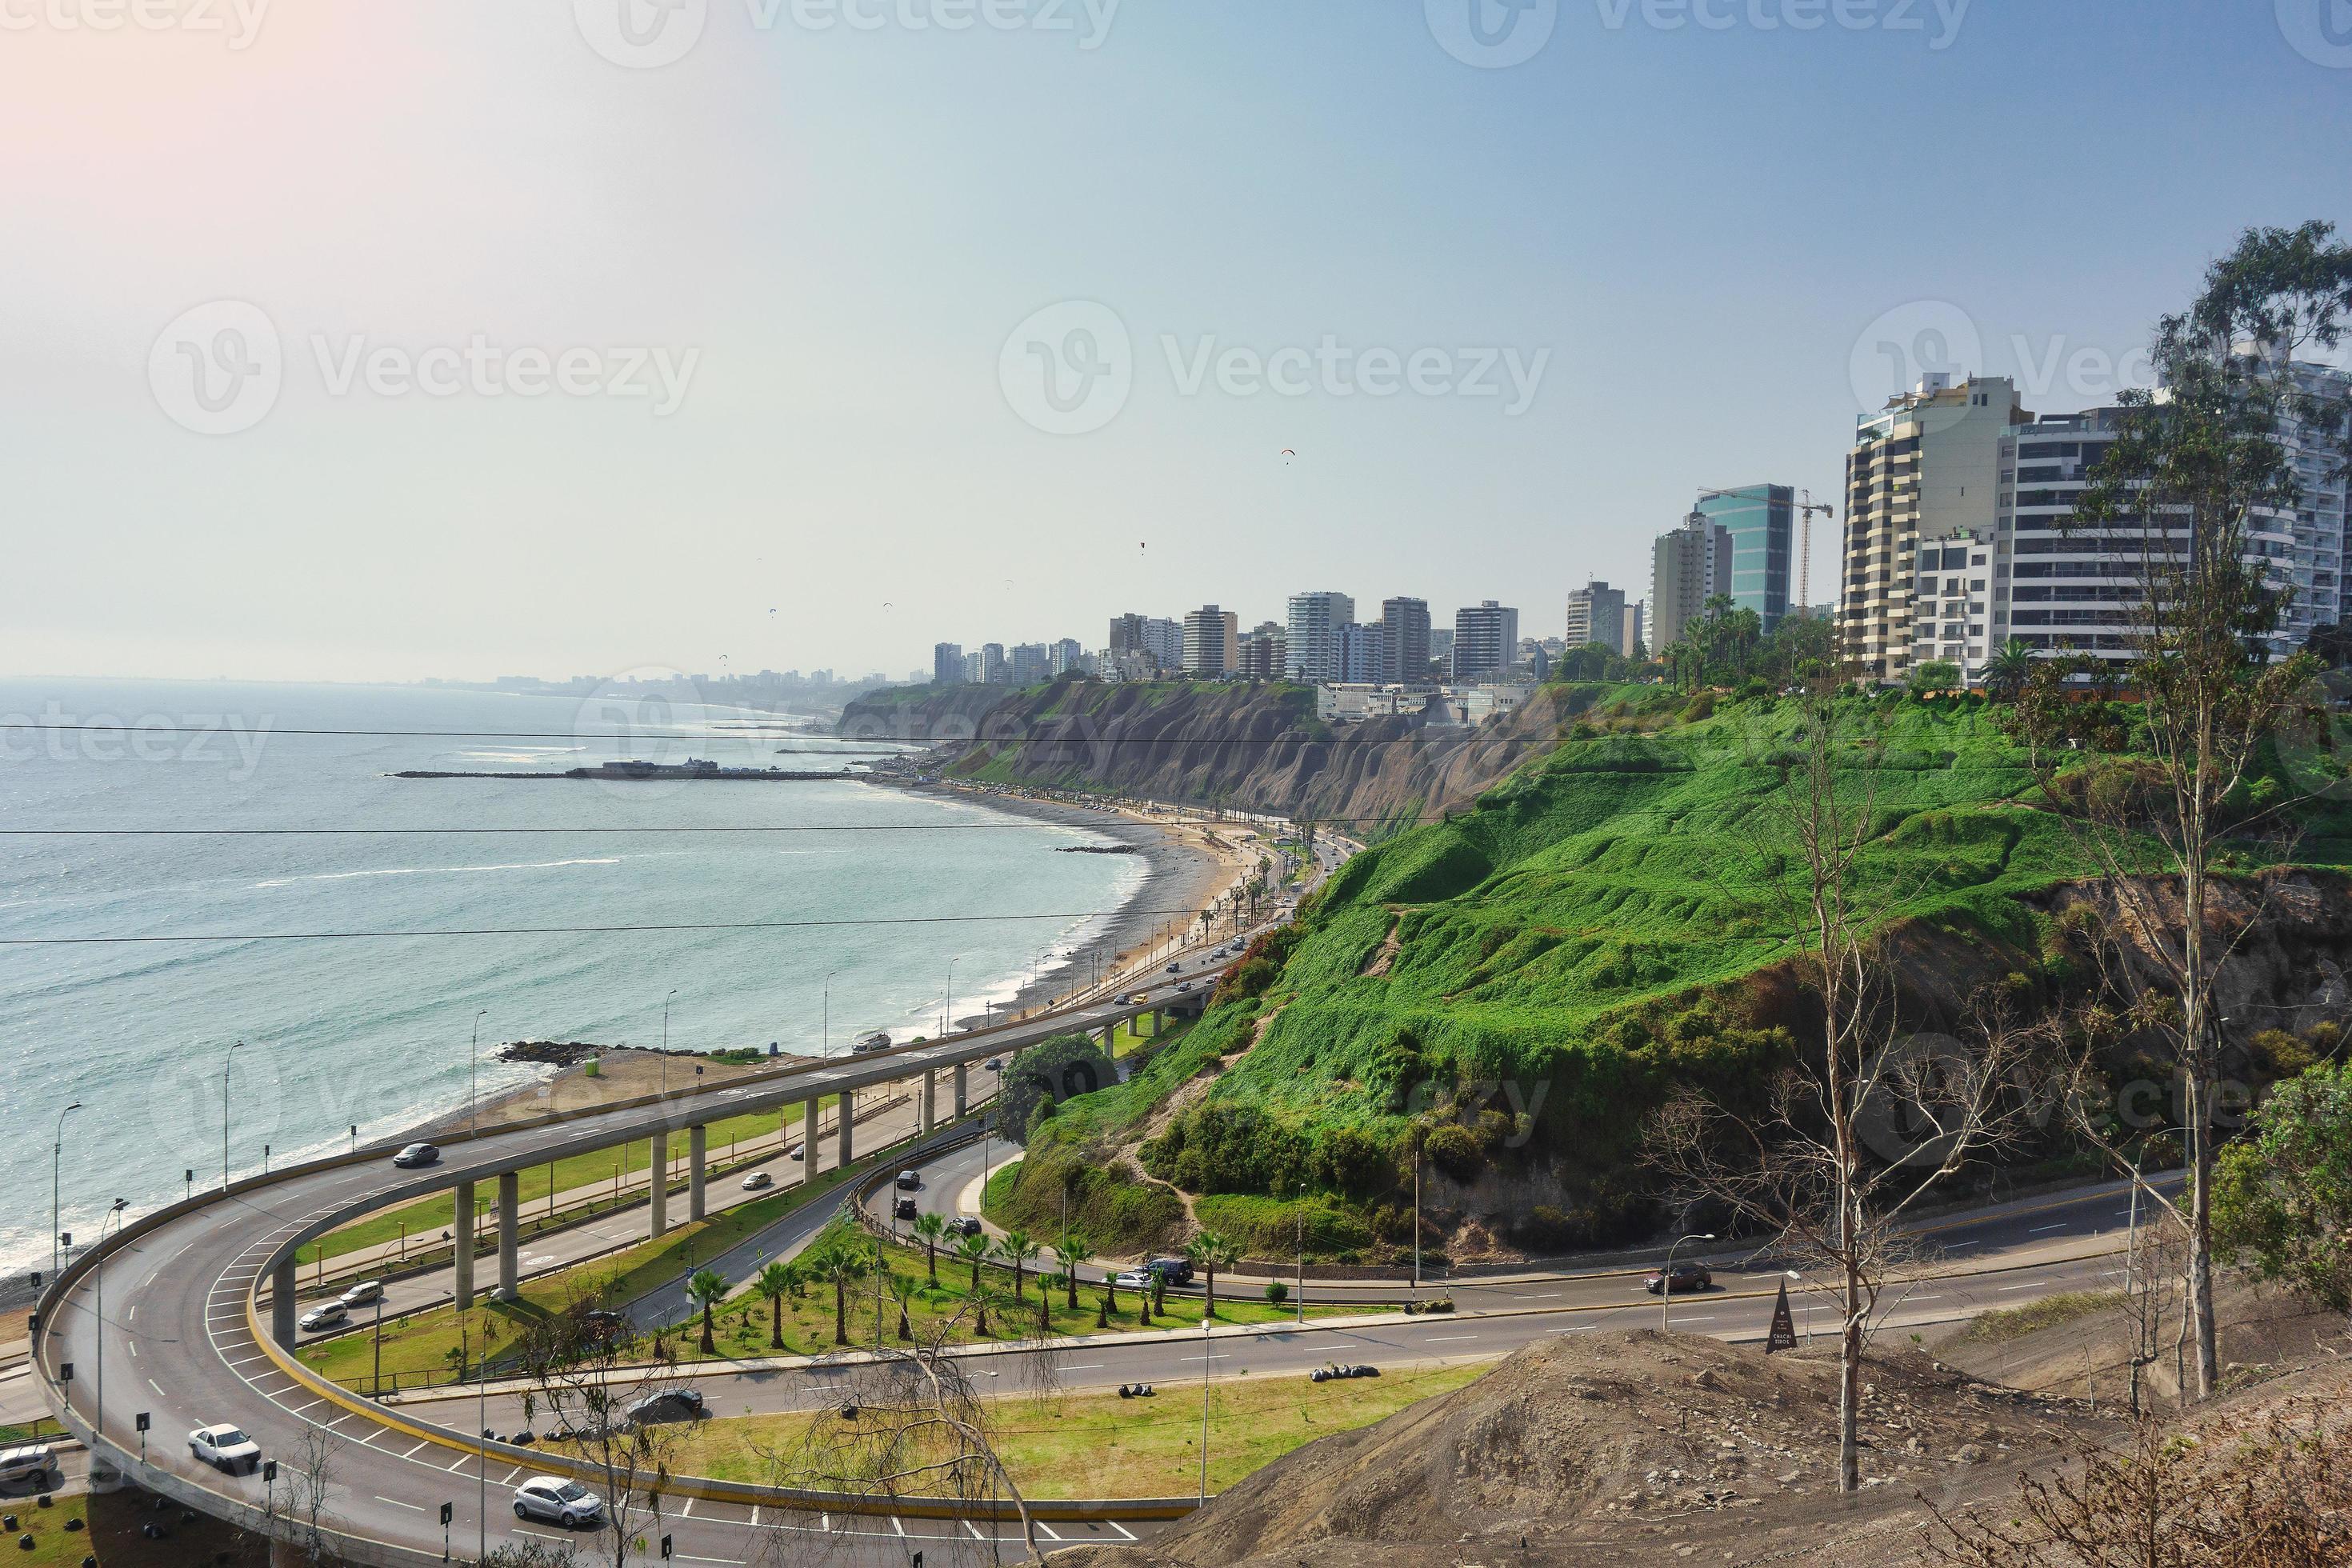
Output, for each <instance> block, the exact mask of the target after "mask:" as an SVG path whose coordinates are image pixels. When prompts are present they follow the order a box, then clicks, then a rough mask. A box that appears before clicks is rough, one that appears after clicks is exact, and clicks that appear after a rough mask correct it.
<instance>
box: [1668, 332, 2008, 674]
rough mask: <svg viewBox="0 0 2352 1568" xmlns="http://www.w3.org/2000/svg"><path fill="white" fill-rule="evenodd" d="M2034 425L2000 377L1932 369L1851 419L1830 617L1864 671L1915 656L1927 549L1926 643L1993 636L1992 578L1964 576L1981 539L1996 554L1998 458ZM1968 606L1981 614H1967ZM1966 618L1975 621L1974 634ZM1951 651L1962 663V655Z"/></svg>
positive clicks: (1896, 665)
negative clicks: (1952, 586)
mask: <svg viewBox="0 0 2352 1568" xmlns="http://www.w3.org/2000/svg"><path fill="white" fill-rule="evenodd" d="M2033 422H2034V419H2033V416H2032V415H2031V414H2029V413H2027V412H2026V411H2025V409H2024V407H2023V405H2021V404H2020V403H2019V402H2018V399H2017V387H2016V384H2014V383H2012V382H2011V381H2010V380H2009V379H2008V378H2007V377H2006V376H1973V377H1970V378H1969V380H1967V381H1964V382H1961V383H1959V384H1958V385H1955V384H1953V382H1952V378H1951V377H1950V376H1949V375H1948V374H1944V373H1942V372H1940V371H1939V372H1935V373H1931V374H1929V375H1928V376H1927V378H1926V379H1924V380H1923V381H1921V382H1920V384H1918V385H1917V386H1916V387H1915V388H1914V389H1913V390H1911V391H1909V392H1906V393H1904V394H1903V395H1900V396H1897V397H1895V398H1891V399H1889V400H1888V402H1887V405H1886V406H1885V408H1884V409H1882V410H1880V411H1879V412H1878V413H1876V414H1873V415H1865V416H1863V417H1862V418H1861V419H1859V420H1858V421H1856V423H1855V429H1854V443H1853V449H1852V450H1851V451H1849V452H1848V453H1847V454H1846V460H1845V510H1846V524H1845V549H1844V564H1843V571H1842V572H1841V573H1840V583H1841V587H1842V592H1841V594H1840V597H1839V611H1838V615H1839V622H1840V625H1841V626H1842V629H1843V635H1844V642H1845V646H1846V651H1847V656H1848V657H1849V658H1852V659H1853V661H1854V663H1855V665H1856V667H1857V668H1858V671H1859V673H1861V674H1862V676H1863V677H1864V679H1875V680H1883V681H1900V680H1902V679H1904V678H1905V677H1906V675H1907V674H1908V673H1909V670H1910V668H1911V665H1912V662H1913V659H1914V658H1915V657H1917V652H1916V647H1915V636H1914V618H1915V617H1914V609H1915V605H1916V602H1917V596H1918V584H1919V583H1920V581H1921V579H1922V576H1923V573H1922V568H1923V566H1924V565H1925V552H1927V551H1928V550H1933V551H1934V552H1936V559H1937V578H1936V581H1937V587H1938V589H1939V593H1938V595H1937V618H1936V620H1935V622H1934V625H1935V626H1936V633H1935V637H1934V638H1933V640H1932V641H1930V642H1929V643H1928V644H1927V645H1924V646H1927V647H1934V648H1936V649H1937V654H1936V655H1935V657H1937V658H1942V657H1944V656H1943V654H1942V652H1941V649H1942V648H1943V647H1945V646H1946V643H1947V641H1949V642H1950V643H1951V646H1954V647H1965V646H1966V645H1969V644H1970V643H1980V641H1981V640H1982V639H1989V638H1990V636H1991V625H1992V623H1991V621H1990V616H1984V613H1985V612H1986V611H1989V610H1990V599H1989V595H1990V584H1991V583H1992V582H1993V581H1994V578H1993V577H1992V575H1991V574H1990V572H1989V571H1988V572H1987V573H1986V574H1984V581H1985V582H1986V584H1988V586H1987V588H1986V589H1985V590H1983V593H1984V594H1985V595H1988V597H1981V598H1979V597H1972V596H1971V592H1972V591H1971V590H1970V589H1969V588H1968V587H1967V586H1966V585H1967V584H1970V583H1974V582H1976V581H1977V580H1978V577H1977V574H1976V573H1975V565H1974V561H1973V557H1974V556H1975V555H1976V554H1977V553H1979V551H1978V547H1979V546H1982V547H1983V548H1982V553H1984V554H1985V555H1986V556H1987V557H1988V560H1987V563H1986V564H1987V565H1988V567H1990V565H1992V564H1993V562H1992V560H1991V559H1990V558H1991V557H1992V556H1994V555H1996V554H1997V553H1998V552H1997V551H1996V549H1995V541H1996V539H1997V536H1998V535H1999V534H2000V523H2001V496H2002V493H2003V481H2002V479H2001V475H2002V471H2003V465H2002V456H2003V453H2004V452H2005V451H2008V450H2011V449H2012V448H2013V445H2014V443H2013V441H2012V439H2011V432H2012V431H2014V430H2016V429H2017V428H2018V427H2020V426H2027V425H2031V424H2032V423H2033ZM2012 482H2013V481H2012ZM1947 552H1953V553H1956V554H1963V555H1966V556H1968V557H1969V558H1970V565H1969V572H1968V574H1966V575H1959V574H1952V573H1947V572H1946V571H1945V570H1944V563H1945V560H1946V558H1947ZM1956 576H1957V577H1958V581H1959V582H1960V583H1961V584H1963V586H1962V589H1961V595H1960V601H1959V608H1960V612H1961V613H1960V615H1959V616H1957V617H1955V616H1948V615H1945V614H1944V613H1943V612H1944V611H1945V610H1948V609H1949V608H1950V607H1951V605H1950V604H1949V603H1948V601H1947V598H1946V596H1945V595H1942V594H1941V593H1940V589H1941V588H1942V587H1943V586H1944V584H1946V583H1947V582H1948V581H1951V580H1953V579H1954V578H1955V577H1956ZM1971 605H1975V606H1976V607H1977V612H1978V616H1984V618H1981V619H1979V618H1977V616H1971V615H1970V614H1969V608H1970V606H1971ZM1662 618H1663V617H1662ZM1923 624H1924V623H1923ZM1945 626H1958V627H1960V628H1961V630H1960V635H1959V636H1958V637H1957V638H1952V639H1946V638H1945V637H1943V628H1944V627H1945ZM1969 626H1981V627H1983V628H1984V630H1983V631H1982V633H1981V634H1980V635H1979V637H1971V636H1970V635H1969V632H1968V630H1967V628H1968V627H1969ZM1660 636H1661V637H1663V636H1664V627H1663V626H1661V627H1660ZM1953 657H1954V658H1958V659H1961V660H1962V661H1964V662H1965V660H1966V658H1967V655H1966V654H1965V653H1962V654H1956V655H1954V656H1953Z"/></svg>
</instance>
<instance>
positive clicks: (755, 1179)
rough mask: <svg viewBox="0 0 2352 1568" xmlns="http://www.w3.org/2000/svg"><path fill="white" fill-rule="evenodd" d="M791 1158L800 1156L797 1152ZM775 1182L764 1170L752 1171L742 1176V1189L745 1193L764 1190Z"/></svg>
mask: <svg viewBox="0 0 2352 1568" xmlns="http://www.w3.org/2000/svg"><path fill="white" fill-rule="evenodd" d="M793 1158H794V1159H795V1160H797V1159H799V1158H800V1156H799V1155H798V1154H794V1155H793ZM775 1184H776V1178H775V1177H773V1176H772V1175H770V1174H769V1173H767V1172H765V1171H754V1172H752V1173H751V1174H750V1175H748V1176H746V1177H744V1178H743V1190H744V1191H745V1192H747V1193H757V1192H764V1191H766V1190H767V1189H768V1188H770V1187H772V1186H774V1185H775Z"/></svg>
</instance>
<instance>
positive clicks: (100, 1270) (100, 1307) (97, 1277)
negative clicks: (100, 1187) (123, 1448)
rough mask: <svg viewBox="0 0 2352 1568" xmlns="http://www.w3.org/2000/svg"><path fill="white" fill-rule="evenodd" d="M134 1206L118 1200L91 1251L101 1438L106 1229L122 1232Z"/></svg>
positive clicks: (93, 1422)
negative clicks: (125, 1213) (124, 1217)
mask: <svg viewBox="0 0 2352 1568" xmlns="http://www.w3.org/2000/svg"><path fill="white" fill-rule="evenodd" d="M130 1206H131V1200H130V1199H129V1198H117V1199H115V1200H114V1206H113V1207H111V1208H110V1209H108V1210H107V1211H106V1217H105V1218H103V1219H101V1220H100V1221H99V1222H98V1241H97V1243H96V1245H95V1246H93V1247H92V1248H91V1249H90V1255H89V1256H90V1268H91V1273H90V1277H91V1279H93V1280H94V1281H95V1285H94V1289H95V1290H96V1292H97V1300H96V1302H95V1304H94V1306H93V1309H92V1310H94V1311H95V1312H96V1313H97V1316H98V1326H97V1332H98V1408H97V1409H95V1410H93V1411H92V1412H90V1417H89V1426H90V1430H91V1431H92V1432H95V1433H97V1434H98V1435H99V1436H105V1435H106V1227H107V1226H110V1225H113V1226H117V1227H118V1228H120V1225H121V1219H122V1211H123V1210H124V1209H127V1208H129V1207H130Z"/></svg>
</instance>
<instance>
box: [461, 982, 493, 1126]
mask: <svg viewBox="0 0 2352 1568" xmlns="http://www.w3.org/2000/svg"><path fill="white" fill-rule="evenodd" d="M488 1011H489V1009H488V1007H485V1008H483V1009H482V1012H481V1013H477V1014H475V1015H474V1043H473V1045H472V1046H471V1047H469V1048H468V1051H467V1057H466V1131H468V1132H478V1131H481V1123H480V1117H481V1110H480V1101H479V1100H477V1099H476V1098H475V1097H476V1096H477V1095H478V1093H479V1092H480V1087H479V1086H480V1082H481V1071H482V1014H483V1013H488Z"/></svg>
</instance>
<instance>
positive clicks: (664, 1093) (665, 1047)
mask: <svg viewBox="0 0 2352 1568" xmlns="http://www.w3.org/2000/svg"><path fill="white" fill-rule="evenodd" d="M675 995H677V986H675V985H673V986H671V987H670V988H669V996H664V997H663V998H662V1058H661V1097H662V1098H663V1099H664V1100H667V1099H668V1098H669V998H670V996H675Z"/></svg>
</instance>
